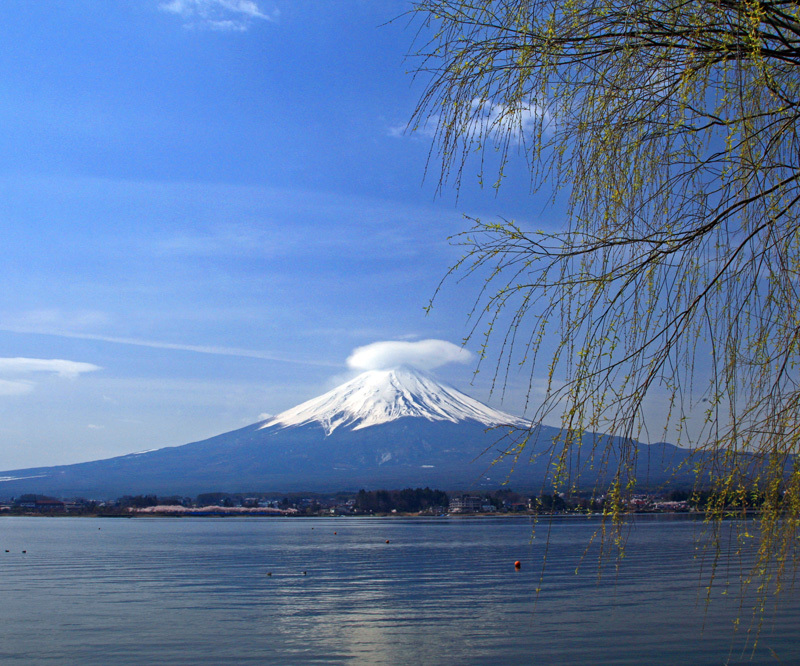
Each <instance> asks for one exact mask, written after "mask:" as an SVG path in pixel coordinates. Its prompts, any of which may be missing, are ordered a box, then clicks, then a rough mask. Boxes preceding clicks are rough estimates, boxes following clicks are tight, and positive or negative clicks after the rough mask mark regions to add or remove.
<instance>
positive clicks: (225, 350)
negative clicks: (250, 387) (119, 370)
mask: <svg viewBox="0 0 800 666" xmlns="http://www.w3.org/2000/svg"><path fill="white" fill-rule="evenodd" d="M0 331H6V332H8V333H24V334H31V335H52V336H55V337H60V338H70V339H75V340H95V341H97V342H108V343H111V344H118V345H132V346H134V347H150V348H151V349H173V350H175V351H187V352H195V353H198V354H215V355H218V356H238V357H240V358H257V359H261V360H264V361H276V362H279V363H291V364H295V365H312V366H320V367H327V368H339V367H341V364H339V363H329V362H326V361H316V360H312V359H304V358H299V357H295V356H290V355H282V354H275V353H270V352H263V351H258V350H255V349H241V348H239V347H217V346H213V345H187V344H180V343H173V342H161V341H159V340H143V339H141V338H125V337H117V336H112V335H96V334H93V333H78V332H73V331H54V330H42V329H34V328H22V327H17V326H0ZM2 360H3V359H0V362H2ZM87 365H88V364H87ZM0 373H2V365H1V363H0Z"/></svg>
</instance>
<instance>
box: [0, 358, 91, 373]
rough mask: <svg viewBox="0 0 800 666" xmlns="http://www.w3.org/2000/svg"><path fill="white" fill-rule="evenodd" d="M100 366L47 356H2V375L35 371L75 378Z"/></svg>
mask: <svg viewBox="0 0 800 666" xmlns="http://www.w3.org/2000/svg"><path fill="white" fill-rule="evenodd" d="M95 370H100V367H99V366H97V365H94V364H92V363H82V362H80V361H64V360H62V359H57V358H53V359H46V358H0V375H5V376H8V375H29V374H31V373H35V372H49V373H55V374H57V375H58V376H59V377H69V378H75V377H77V376H78V375H80V374H82V373H84V372H94V371H95Z"/></svg>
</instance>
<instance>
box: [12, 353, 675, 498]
mask: <svg viewBox="0 0 800 666" xmlns="http://www.w3.org/2000/svg"><path fill="white" fill-rule="evenodd" d="M514 427H516V428H525V427H527V423H526V422H525V421H524V420H522V419H519V418H517V417H514V416H511V415H509V414H505V413H503V412H500V411H497V410H494V409H492V408H490V407H488V406H486V405H484V404H482V403H480V402H478V401H477V400H474V399H473V398H470V397H469V396H466V395H465V394H463V393H461V392H460V391H457V390H456V389H454V388H451V387H447V386H444V385H442V384H440V383H438V382H437V381H436V380H435V379H433V377H431V376H430V375H427V374H425V373H421V372H418V371H416V370H411V369H409V368H398V369H395V370H389V371H375V372H367V373H364V374H363V375H360V376H359V377H356V378H355V379H354V380H352V381H350V382H347V383H346V384H343V385H342V386H340V387H338V388H337V389H334V390H333V391H330V392H328V393H326V394H324V395H322V396H320V397H318V398H315V399H313V400H309V401H308V402H305V403H303V404H301V405H298V406H297V407H295V408H293V409H290V410H287V411H285V412H283V413H281V414H279V415H277V416H275V417H273V418H271V419H268V420H267V421H263V422H260V423H255V424H253V425H250V426H247V427H245V428H241V429H239V430H234V431H232V432H228V433H223V434H221V435H217V436H216V437H212V438H210V439H206V440H203V441H200V442H194V443H191V444H185V445H183V446H175V447H168V448H162V449H157V450H154V451H148V452H144V453H135V454H130V455H126V456H120V457H117V458H111V459H108V460H98V461H93V462H88V463H80V464H77V465H63V466H59V467H40V468H35V469H25V470H13V471H10V472H0V496H4V497H8V496H11V495H18V494H21V493H46V494H53V495H59V496H64V497H70V496H84V497H92V498H108V497H117V496H120V495H123V494H140V493H156V494H183V495H196V494H198V493H200V492H208V491H228V492H247V491H260V492H273V491H274V492H284V491H285V492H288V491H317V492H323V491H336V490H358V489H359V488H373V489H374V488H399V487H407V486H426V485H427V486H431V487H438V488H442V489H446V490H456V489H462V490H478V489H489V488H497V487H500V486H501V485H502V484H503V483H505V482H506V481H508V480H509V479H510V482H511V483H512V484H513V487H514V488H515V489H537V488H540V487H541V484H542V482H543V480H544V478H545V476H546V475H547V474H548V472H550V471H551V470H552V462H551V460H550V450H551V448H552V447H553V442H554V440H557V439H558V436H559V431H558V430H557V429H554V428H548V427H546V426H538V427H537V428H536V429H535V432H534V434H533V436H532V437H531V440H530V441H529V442H528V444H527V446H526V449H525V453H524V455H523V456H521V457H520V459H519V460H518V461H516V464H515V460H514V458H513V456H506V457H505V458H502V456H503V454H504V453H505V452H508V451H511V450H513V449H514V446H515V444H516V442H517V438H518V437H519V436H520V431H514ZM586 437H587V446H586V447H585V449H584V451H588V450H590V449H591V445H592V443H595V444H596V443H597V442H591V441H590V440H591V438H592V437H593V436H592V435H587V436H586ZM599 437H600V440H601V441H600V444H599V449H601V450H602V448H603V447H604V443H605V442H608V443H611V444H612V449H618V448H619V446H618V442H616V441H615V440H611V439H608V438H605V437H603V436H599ZM639 446H640V447H644V448H642V450H641V451H640V455H639V458H640V461H641V465H642V466H641V469H640V471H639V477H640V478H641V479H645V478H647V480H648V481H649V482H651V483H660V482H662V481H665V480H667V478H668V477H669V475H670V472H669V470H670V469H672V468H673V467H674V466H675V465H676V463H679V462H680V461H682V460H683V459H685V457H686V455H687V453H688V452H686V451H684V450H682V449H677V448H676V447H672V446H670V445H666V444H665V445H656V446H653V447H645V446H644V445H639ZM499 458H502V459H501V460H499V461H498V459H499ZM616 459H617V453H614V452H613V451H612V454H611V456H610V458H609V460H608V461H607V462H608V468H609V469H614V466H615V460H616ZM567 462H568V465H569V466H570V469H572V470H573V472H577V471H578V470H580V471H581V474H582V482H583V483H584V484H587V485H593V484H594V483H595V482H596V481H597V479H598V477H599V476H601V475H602V474H603V470H602V467H601V466H598V465H595V463H594V461H592V460H588V459H586V455H585V453H584V454H583V459H582V458H581V455H580V452H577V451H576V452H575V453H574V455H573V457H572V458H571V459H570V460H569V461H567Z"/></svg>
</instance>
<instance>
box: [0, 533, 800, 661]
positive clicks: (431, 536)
mask: <svg viewBox="0 0 800 666" xmlns="http://www.w3.org/2000/svg"><path fill="white" fill-rule="evenodd" d="M598 526H599V523H598V522H597V521H594V520H588V519H586V518H572V519H564V520H559V521H555V522H553V523H551V524H550V526H549V529H548V526H547V525H544V524H542V523H540V524H539V525H538V526H537V528H536V536H535V538H534V539H531V531H532V523H531V522H530V520H529V519H527V518H519V519H518V518H496V519H494V518H489V519H449V518H440V519H374V518H364V519H360V518H339V519H334V518H331V519H282V518H223V519H218V518H217V519H215V518H208V519H206V518H191V519H186V518H183V519H169V518H162V519H145V518H139V519H132V520H124V519H116V520H114V519H91V518H74V519H73V518H19V517H5V518H0V594H1V595H2V602H0V663H2V664H104V665H105V664H151V663H159V664H305V663H313V664H319V663H325V664H340V663H348V664H426V665H427V664H576V663H593V664H596V663H630V664H722V663H739V662H753V663H800V635H799V628H800V593H792V592H791V591H789V592H787V593H786V594H784V595H783V596H782V597H781V598H780V600H779V601H778V602H777V604H776V603H775V602H774V601H772V602H770V606H769V608H768V611H767V614H768V616H767V619H766V621H765V622H764V623H763V626H762V627H761V631H760V635H759V638H758V642H757V644H756V646H755V648H754V647H753V632H752V631H751V632H750V634H749V635H748V632H747V630H748V627H750V625H751V619H752V613H751V611H750V607H751V602H750V601H747V602H746V605H745V607H744V608H740V599H741V595H740V594H739V588H738V587H737V584H736V582H737V577H736V572H737V571H738V567H739V562H740V560H739V559H738V557H736V556H733V555H731V556H730V557H728V556H727V555H726V556H724V557H723V560H722V566H723V571H722V572H721V573H720V574H718V580H719V579H721V578H722V577H725V576H727V578H728V579H729V580H731V581H732V584H731V585H730V586H728V587H727V588H726V587H725V586H724V585H721V584H720V585H715V586H714V587H713V588H712V591H711V601H710V603H709V604H708V605H706V603H705V599H706V596H705V595H706V592H705V589H704V586H705V584H706V583H707V581H708V573H709V567H708V558H707V556H705V554H704V551H703V549H702V547H698V544H697V542H696V539H697V537H698V536H699V535H700V533H701V532H702V530H703V526H702V524H699V523H697V522H694V521H690V520H686V519H680V520H678V519H669V518H667V517H662V518H649V519H639V520H637V521H635V523H634V524H633V525H632V526H631V528H630V532H629V540H628V546H627V548H626V556H625V558H624V559H623V560H622V562H621V566H620V568H619V570H616V569H615V567H614V565H613V562H612V563H611V564H609V565H607V566H606V567H605V568H603V569H602V575H600V576H598V566H597V554H598V553H597V542H598V540H599V539H596V540H595V541H594V542H593V543H592V544H591V545H590V540H591V537H592V534H594V533H595V532H596V530H597V528H598ZM548 533H549V538H548ZM387 540H388V541H389V543H386V541H387ZM6 549H8V550H9V552H8V553H6V552H4V551H5V550H6ZM23 550H26V551H27V553H24V554H23V553H22V551H23ZM545 551H546V552H547V570H546V575H545V578H544V581H543V583H541V592H540V593H539V594H538V596H537V594H536V589H537V588H538V587H539V586H540V574H541V564H542V557H543V555H544V554H545ZM515 560H520V561H521V563H522V567H521V569H520V570H519V571H516V570H515V569H514V561H515ZM576 568H577V569H578V571H577V573H576ZM268 573H271V574H272V575H267V574H268ZM737 616H738V617H741V624H740V628H739V630H738V632H736V631H734V620H735V619H736V618H737Z"/></svg>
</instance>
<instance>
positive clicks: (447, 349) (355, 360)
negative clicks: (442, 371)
mask: <svg viewBox="0 0 800 666" xmlns="http://www.w3.org/2000/svg"><path fill="white" fill-rule="evenodd" d="M471 358H472V354H471V353H470V352H468V351H467V350H466V349H464V348H463V347H459V346H458V345H454V344H453V343H452V342H448V341H447V340H436V339H430V340H417V341H416V342H408V341H405V340H386V341H382V342H373V343H372V344H369V345H365V346H363V347H357V348H356V349H354V350H353V353H352V354H351V355H350V357H349V358H348V359H347V365H348V366H349V367H350V368H352V369H353V370H385V369H388V368H393V367H396V366H398V365H411V366H414V367H415V368H420V369H422V370H433V369H435V368H438V367H441V366H443V365H446V364H448V363H468V362H469V361H470V360H471Z"/></svg>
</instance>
